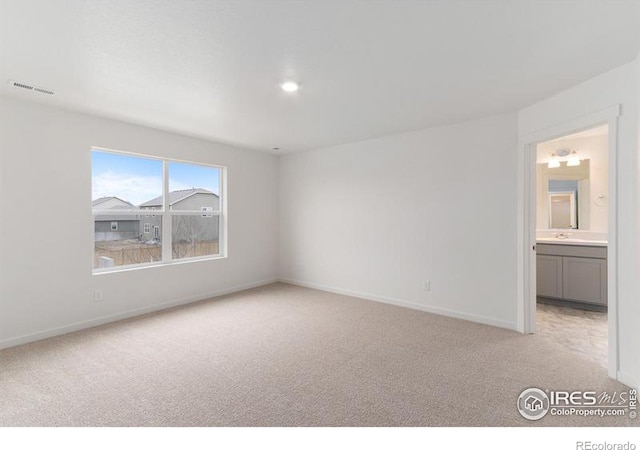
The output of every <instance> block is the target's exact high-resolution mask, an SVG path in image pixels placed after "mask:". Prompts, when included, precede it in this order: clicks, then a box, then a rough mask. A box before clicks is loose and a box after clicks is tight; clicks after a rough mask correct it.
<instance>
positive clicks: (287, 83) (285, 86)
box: [280, 81, 300, 92]
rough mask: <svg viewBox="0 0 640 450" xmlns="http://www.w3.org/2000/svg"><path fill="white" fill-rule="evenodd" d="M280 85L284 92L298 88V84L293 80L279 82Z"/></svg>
mask: <svg viewBox="0 0 640 450" xmlns="http://www.w3.org/2000/svg"><path fill="white" fill-rule="evenodd" d="M280 87H281V88H282V90H283V91H285V92H295V91H297V90H298V89H300V85H299V84H298V83H296V82H295V81H285V82H284V83H282V84H280Z"/></svg>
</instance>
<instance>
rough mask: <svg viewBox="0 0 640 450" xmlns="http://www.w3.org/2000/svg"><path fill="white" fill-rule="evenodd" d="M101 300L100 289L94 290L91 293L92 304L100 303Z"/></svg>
mask: <svg viewBox="0 0 640 450" xmlns="http://www.w3.org/2000/svg"><path fill="white" fill-rule="evenodd" d="M102 298H103V293H102V289H96V290H95V291H93V301H94V302H101V301H102Z"/></svg>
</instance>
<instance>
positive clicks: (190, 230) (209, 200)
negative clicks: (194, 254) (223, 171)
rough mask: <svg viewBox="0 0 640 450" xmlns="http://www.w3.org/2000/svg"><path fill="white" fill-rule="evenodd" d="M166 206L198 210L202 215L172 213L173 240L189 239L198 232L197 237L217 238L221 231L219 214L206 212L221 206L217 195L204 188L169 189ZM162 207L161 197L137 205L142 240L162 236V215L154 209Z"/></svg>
mask: <svg viewBox="0 0 640 450" xmlns="http://www.w3.org/2000/svg"><path fill="white" fill-rule="evenodd" d="M168 200H169V209H170V210H172V211H178V210H181V211H201V212H202V214H201V215H195V216H194V215H190V216H174V217H173V223H172V229H173V240H174V241H177V242H180V241H182V240H189V239H191V238H192V237H193V235H194V234H197V238H198V240H202V241H217V240H218V236H219V230H220V222H219V218H218V216H215V215H211V214H208V212H210V211H217V210H218V209H219V208H220V197H219V196H218V195H216V194H214V193H213V192H211V191H208V190H207V189H202V188H192V189H184V190H180V191H172V192H169V199H168ZM161 209H162V196H160V197H156V198H154V199H151V200H149V201H147V202H144V203H142V204H141V205H140V213H141V214H140V235H141V239H142V240H144V241H148V240H153V239H156V240H160V239H162V217H161V216H159V215H154V214H153V210H161ZM145 213H147V214H145Z"/></svg>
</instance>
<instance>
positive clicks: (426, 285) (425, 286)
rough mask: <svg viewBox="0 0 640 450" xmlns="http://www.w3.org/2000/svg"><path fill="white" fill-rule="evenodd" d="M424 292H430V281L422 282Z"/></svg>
mask: <svg viewBox="0 0 640 450" xmlns="http://www.w3.org/2000/svg"><path fill="white" fill-rule="evenodd" d="M424 290H425V292H431V281H425V282H424Z"/></svg>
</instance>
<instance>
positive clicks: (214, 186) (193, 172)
mask: <svg viewBox="0 0 640 450" xmlns="http://www.w3.org/2000/svg"><path fill="white" fill-rule="evenodd" d="M91 179H92V193H91V194H92V195H91V198H92V199H93V200H95V199H97V198H100V197H110V196H114V197H118V198H120V199H122V200H126V201H128V202H131V203H133V204H134V205H139V204H140V203H144V202H146V201H147V200H151V199H152V198H155V197H158V196H160V195H162V161H157V160H155V159H146V158H140V157H137V156H128V155H120V154H117V153H109V152H100V151H96V150H94V151H93V152H92V155H91ZM194 187H195V188H204V189H207V190H209V191H211V192H214V193H216V194H219V193H220V169H218V168H216V167H209V166H198V165H195V164H186V163H176V162H170V163H169V191H177V190H182V189H191V188H194Z"/></svg>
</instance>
